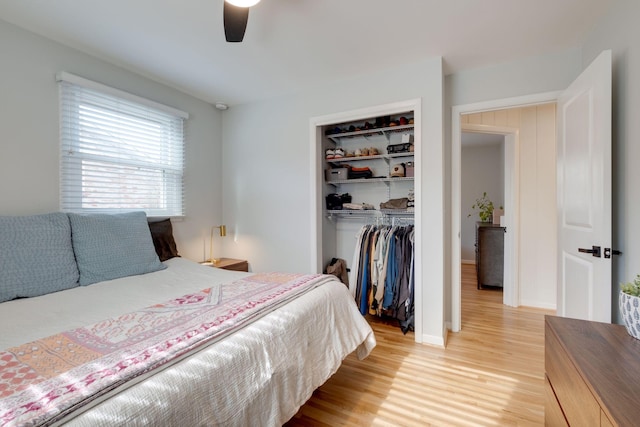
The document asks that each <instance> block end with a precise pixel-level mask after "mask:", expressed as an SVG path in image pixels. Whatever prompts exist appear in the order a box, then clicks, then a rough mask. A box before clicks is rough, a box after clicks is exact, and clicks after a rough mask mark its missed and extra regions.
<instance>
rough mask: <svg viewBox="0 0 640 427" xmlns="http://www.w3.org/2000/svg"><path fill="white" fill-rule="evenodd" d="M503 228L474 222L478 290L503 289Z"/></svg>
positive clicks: (488, 223) (487, 223)
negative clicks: (486, 287)
mask: <svg viewBox="0 0 640 427" xmlns="http://www.w3.org/2000/svg"><path fill="white" fill-rule="evenodd" d="M504 233H505V228H504V227H500V226H499V225H495V224H492V223H490V222H476V274H477V276H478V289H481V288H482V287H483V286H491V287H500V288H501V287H503V275H504V274H503V271H504Z"/></svg>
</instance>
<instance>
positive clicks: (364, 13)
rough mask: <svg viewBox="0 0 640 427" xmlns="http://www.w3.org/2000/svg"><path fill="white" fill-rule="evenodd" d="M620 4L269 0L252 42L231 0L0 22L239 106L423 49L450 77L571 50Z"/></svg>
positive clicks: (32, 8) (586, 0) (4, 5)
mask: <svg viewBox="0 0 640 427" xmlns="http://www.w3.org/2000/svg"><path fill="white" fill-rule="evenodd" d="M615 1H618V0H387V1H383V0H262V1H261V2H260V3H258V5H256V6H254V7H252V8H251V10H250V14H249V24H248V28H247V32H246V34H245V39H244V42H243V43H226V42H225V40H224V32H223V28H222V2H223V0H0V19H3V20H5V21H7V22H10V23H13V24H15V25H18V26H21V27H24V28H26V29H29V30H31V31H33V32H36V33H38V34H41V35H43V36H45V37H48V38H51V39H54V40H56V41H58V42H61V43H63V44H66V45H69V46H72V47H74V48H77V49H79V50H82V51H84V52H87V53H90V54H92V55H94V56H97V57H99V58H102V59H104V60H107V61H109V62H112V63H115V64H117V65H119V66H122V67H124V68H126V69H129V70H131V71H134V72H137V73H140V74H142V75H144V76H147V77H150V78H152V79H154V80H157V81H159V82H162V83H165V84H167V85H169V86H172V87H175V88H177V89H180V90H182V91H183V92H186V93H189V94H191V95H194V96H196V97H198V98H200V99H202V100H205V101H207V102H211V103H215V102H218V101H220V102H226V103H228V104H230V105H234V104H241V103H247V102H252V101H256V100H260V99H266V98H271V97H274V96H278V95H281V94H285V93H289V92H294V91H299V90H303V89H304V88H306V87H309V86H312V85H317V84H327V83H329V84H330V83H331V82H332V81H336V80H340V79H344V78H348V77H354V76H357V75H358V74H360V73H367V72H370V71H371V70H374V69H377V68H385V67H393V66H394V64H397V63H410V62H415V61H419V60H421V59H422V58H426V57H433V56H442V57H443V58H444V63H445V73H447V74H450V73H453V72H456V71H460V70H464V69H468V68H475V67H480V66H483V65H487V64H490V63H496V62H502V61H507V60H511V59H515V58H519V57H526V56H531V55H539V54H543V53H546V52H549V51H553V50H563V49H566V48H568V47H573V46H576V45H578V44H579V42H580V41H581V39H582V37H583V36H584V35H585V34H586V33H587V32H588V31H589V29H590V28H591V27H592V25H593V23H594V22H595V21H596V20H597V19H598V18H599V17H600V16H602V15H603V14H604V13H605V12H606V11H607V9H608V8H609V6H610V5H611V3H612V2H615ZM381 84H393V82H381Z"/></svg>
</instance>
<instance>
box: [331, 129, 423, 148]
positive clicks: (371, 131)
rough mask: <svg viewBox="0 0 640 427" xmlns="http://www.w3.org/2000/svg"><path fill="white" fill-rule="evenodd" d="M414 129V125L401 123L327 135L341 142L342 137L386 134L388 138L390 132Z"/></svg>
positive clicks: (337, 142) (332, 139)
mask: <svg viewBox="0 0 640 427" xmlns="http://www.w3.org/2000/svg"><path fill="white" fill-rule="evenodd" d="M407 130H413V125H399V126H389V127H385V128H377V129H365V130H357V131H354V132H343V133H336V134H332V135H327V138H329V139H330V140H331V141H333V142H335V143H336V144H339V143H340V141H341V140H342V139H346V138H353V137H355V136H362V137H365V138H366V137H368V136H371V135H385V136H386V137H387V139H388V138H389V135H390V134H393V133H398V132H402V131H407Z"/></svg>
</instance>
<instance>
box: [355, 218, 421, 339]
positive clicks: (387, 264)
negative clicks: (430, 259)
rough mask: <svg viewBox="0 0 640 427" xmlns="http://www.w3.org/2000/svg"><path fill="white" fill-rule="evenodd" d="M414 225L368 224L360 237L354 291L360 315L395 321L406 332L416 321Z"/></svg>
mask: <svg viewBox="0 0 640 427" xmlns="http://www.w3.org/2000/svg"><path fill="white" fill-rule="evenodd" d="M414 241H415V232H414V227H413V225H408V226H374V225H365V226H363V227H362V228H361V229H360V231H359V232H358V234H357V242H356V249H355V251H354V254H353V263H352V268H351V275H350V279H351V280H350V284H351V286H350V290H351V292H352V295H353V296H354V299H355V301H356V303H357V304H358V308H359V310H360V313H362V314H363V315H364V314H367V313H368V314H371V315H377V316H385V317H391V318H395V319H397V320H398V321H399V322H400V325H401V328H402V330H403V332H404V333H406V332H407V331H409V330H412V329H413V319H414V308H415V304H414V301H413V298H414V289H415V284H414V262H415V261H414Z"/></svg>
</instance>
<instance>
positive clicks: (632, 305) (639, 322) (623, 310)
mask: <svg viewBox="0 0 640 427" xmlns="http://www.w3.org/2000/svg"><path fill="white" fill-rule="evenodd" d="M619 307H620V314H621V316H622V319H623V320H624V326H625V327H626V328H627V332H628V333H629V335H631V336H632V337H634V338H636V339H640V274H638V275H637V276H636V278H635V280H634V281H633V282H627V283H621V284H620V298H619Z"/></svg>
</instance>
